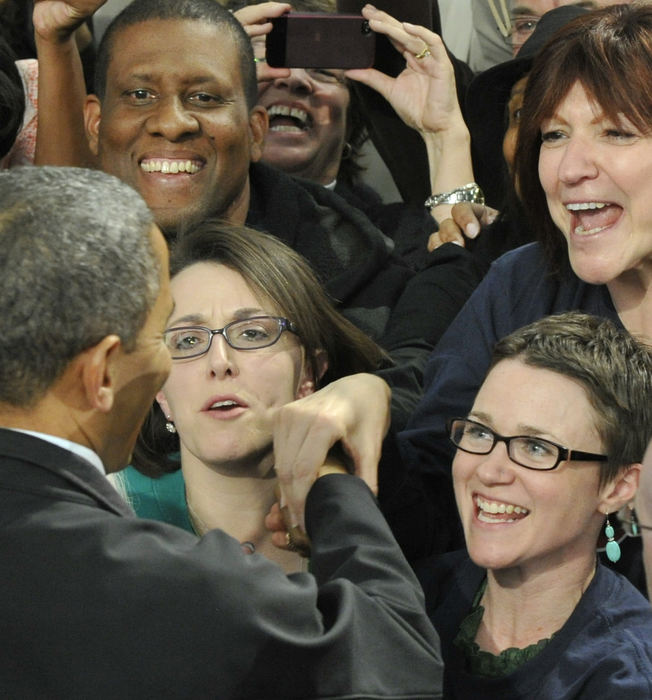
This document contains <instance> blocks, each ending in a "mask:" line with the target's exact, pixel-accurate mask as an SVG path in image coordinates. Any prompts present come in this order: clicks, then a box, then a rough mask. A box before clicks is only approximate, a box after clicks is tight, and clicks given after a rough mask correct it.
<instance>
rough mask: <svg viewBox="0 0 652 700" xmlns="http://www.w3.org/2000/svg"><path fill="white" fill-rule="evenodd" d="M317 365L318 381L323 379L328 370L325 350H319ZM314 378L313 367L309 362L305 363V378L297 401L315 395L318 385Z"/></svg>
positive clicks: (316, 358)
mask: <svg viewBox="0 0 652 700" xmlns="http://www.w3.org/2000/svg"><path fill="white" fill-rule="evenodd" d="M315 364H316V365H317V374H318V377H317V379H318V380H319V379H321V378H322V377H323V376H324V373H325V372H326V370H327V369H328V355H327V354H326V351H325V350H317V352H316V353H315ZM317 383H318V382H315V379H314V377H313V370H312V365H311V364H310V363H308V362H304V368H303V377H302V379H301V382H300V384H299V388H298V389H297V396H296V398H297V399H302V398H303V397H304V396H309V395H310V394H314V393H315V391H316V385H317Z"/></svg>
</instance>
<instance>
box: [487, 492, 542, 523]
mask: <svg viewBox="0 0 652 700" xmlns="http://www.w3.org/2000/svg"><path fill="white" fill-rule="evenodd" d="M474 502H475V505H476V506H477V508H478V513H477V515H478V520H480V521H481V522H483V523H513V522H515V521H516V520H521V519H522V518H524V517H525V516H526V515H528V513H529V512H530V511H529V510H528V509H527V508H524V507H523V506H517V505H515V504H513V503H503V502H498V501H487V500H485V499H484V498H481V497H480V496H476V497H475V498H474ZM492 516H493V517H492ZM495 516H498V517H495ZM505 516H509V517H505Z"/></svg>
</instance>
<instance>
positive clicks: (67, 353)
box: [0, 167, 160, 407]
mask: <svg viewBox="0 0 652 700" xmlns="http://www.w3.org/2000/svg"><path fill="white" fill-rule="evenodd" d="M153 223H154V219H153V217H152V214H151V213H150V211H149V209H148V208H147V206H146V204H145V202H144V201H143V199H142V198H141V197H140V195H139V194H137V193H136V192H135V191H134V190H132V189H131V188H130V187H128V186H127V185H125V184H123V183H122V182H120V181H119V180H118V179H117V178H115V177H113V176H111V175H107V174H105V173H101V172H99V171H94V170H86V169H82V168H54V167H26V168H15V169H12V170H7V171H3V172H0V240H1V241H2V244H1V245H0V402H5V403H9V404H12V405H14V406H21V407H28V406H30V405H32V404H33V403H35V402H36V401H37V400H38V399H39V398H40V397H41V396H42V394H43V393H44V392H45V391H46V390H47V389H48V388H49V387H50V386H51V385H52V384H53V383H54V382H55V381H56V380H57V379H58V378H59V377H60V376H61V375H62V373H63V372H64V370H65V369H66V367H67V366H68V364H69V363H70V361H71V360H72V359H73V358H74V357H76V356H77V355H78V354H79V353H80V352H82V351H84V350H86V349H87V348H90V347H92V346H93V345H95V344H96V343H98V342H99V341H100V340H102V338H104V337H105V336H107V335H110V334H116V335H118V336H119V337H120V339H121V341H122V343H123V346H124V348H125V349H126V350H127V352H129V351H131V350H133V349H134V347H135V346H136V340H137V337H138V334H139V331H140V329H141V328H142V326H143V324H144V323H145V319H146V318H147V315H148V313H149V311H150V309H151V308H152V306H153V305H154V302H155V300H156V298H157V296H158V291H159V274H160V271H159V268H160V265H159V263H158V260H157V258H156V254H155V252H154V249H153V247H152V244H151V240H150V231H151V227H152V225H153Z"/></svg>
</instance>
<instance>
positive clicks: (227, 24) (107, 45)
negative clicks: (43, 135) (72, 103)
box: [94, 0, 258, 109]
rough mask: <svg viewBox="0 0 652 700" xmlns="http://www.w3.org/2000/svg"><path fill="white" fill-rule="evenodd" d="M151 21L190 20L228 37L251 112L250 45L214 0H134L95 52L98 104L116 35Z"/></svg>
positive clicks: (253, 99)
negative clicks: (212, 28) (207, 25)
mask: <svg viewBox="0 0 652 700" xmlns="http://www.w3.org/2000/svg"><path fill="white" fill-rule="evenodd" d="M150 20H190V21H197V22H206V23H208V24H212V25H214V26H215V28H216V29H220V30H224V32H225V34H228V35H230V37H231V40H232V41H233V44H234V49H235V51H236V53H237V56H238V60H239V61H240V76H241V79H242V87H243V89H244V93H245V97H246V100H247V106H248V108H249V109H252V108H253V107H254V105H255V104H256V101H257V98H258V94H257V88H256V66H255V63H254V54H253V49H252V48H251V41H250V40H249V37H248V36H247V33H246V32H245V30H244V28H243V27H242V25H241V24H240V22H238V20H237V19H235V17H234V16H233V15H232V14H231V13H230V12H229V11H228V10H227V9H225V8H224V7H222V6H221V5H220V3H219V2H216V0H133V2H132V3H131V4H129V5H127V7H125V9H124V10H122V12H120V14H118V15H117V16H116V17H115V18H114V19H113V21H112V22H111V23H110V24H109V26H108V27H107V29H106V32H105V33H104V36H103V37H102V40H101V42H100V45H99V47H98V49H97V57H96V60H95V81H94V85H95V92H96V94H97V96H98V97H99V98H100V100H102V99H104V96H105V94H106V84H107V74H108V70H109V65H110V63H111V57H112V54H113V48H114V44H115V38H116V35H117V34H119V33H120V32H121V31H123V30H124V29H126V28H127V27H131V26H133V25H135V24H140V23H141V22H148V21H150Z"/></svg>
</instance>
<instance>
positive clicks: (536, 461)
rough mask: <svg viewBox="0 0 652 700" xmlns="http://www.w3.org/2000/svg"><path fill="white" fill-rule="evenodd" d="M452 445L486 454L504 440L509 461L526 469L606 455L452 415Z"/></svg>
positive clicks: (596, 459)
mask: <svg viewBox="0 0 652 700" xmlns="http://www.w3.org/2000/svg"><path fill="white" fill-rule="evenodd" d="M446 427H447V428H448V436H449V437H450V440H451V442H452V443H453V445H455V447H457V448H459V449H460V450H462V451H463V452H469V453H471V454H474V455H487V454H489V453H490V452H491V451H492V450H493V448H494V447H495V445H496V443H497V442H504V443H505V445H506V446H507V454H508V455H509V458H510V459H511V460H512V462H515V463H516V464H519V465H520V466H521V467H525V468H526V469H537V470H539V471H550V470H552V469H555V468H556V467H557V466H558V465H559V463H560V462H563V461H591V462H605V461H606V460H607V459H608V458H607V456H606V455H599V454H595V453H593V452H580V451H579V450H570V449H568V448H567V447H562V446H561V445H558V444H557V443H556V442H552V441H551V440H546V439H545V438H540V437H535V436H533V435H512V436H509V437H507V436H505V435H499V434H498V433H496V432H494V431H493V430H492V429H491V428H488V427H487V426H486V425H483V424H482V423H478V422H477V421H474V420H469V419H468V418H451V419H450V420H449V421H448V423H447V424H446Z"/></svg>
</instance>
